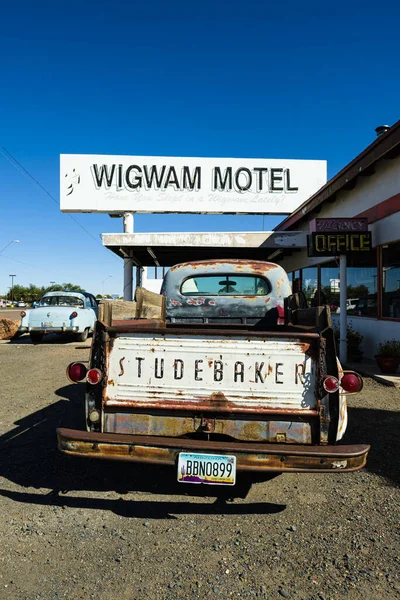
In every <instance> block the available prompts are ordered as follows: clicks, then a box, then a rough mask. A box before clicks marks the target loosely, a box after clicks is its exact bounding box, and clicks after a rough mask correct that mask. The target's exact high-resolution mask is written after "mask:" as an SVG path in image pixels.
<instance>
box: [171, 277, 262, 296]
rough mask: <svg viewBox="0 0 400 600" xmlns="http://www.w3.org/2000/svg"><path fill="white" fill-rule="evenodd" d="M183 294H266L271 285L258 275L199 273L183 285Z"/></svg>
mask: <svg viewBox="0 0 400 600" xmlns="http://www.w3.org/2000/svg"><path fill="white" fill-rule="evenodd" d="M180 291H181V294H182V295H183V296H266V295H267V294H269V293H270V291H271V285H270V283H269V281H268V280H267V279H265V278H264V277H258V276H256V275H199V276H197V277H188V278H187V279H185V281H183V283H182V285H181V290H180Z"/></svg>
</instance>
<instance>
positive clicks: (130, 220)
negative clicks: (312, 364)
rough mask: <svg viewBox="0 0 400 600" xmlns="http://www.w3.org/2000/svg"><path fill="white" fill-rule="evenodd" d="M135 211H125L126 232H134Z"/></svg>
mask: <svg viewBox="0 0 400 600" xmlns="http://www.w3.org/2000/svg"><path fill="white" fill-rule="evenodd" d="M133 226H134V217H133V213H124V233H133Z"/></svg>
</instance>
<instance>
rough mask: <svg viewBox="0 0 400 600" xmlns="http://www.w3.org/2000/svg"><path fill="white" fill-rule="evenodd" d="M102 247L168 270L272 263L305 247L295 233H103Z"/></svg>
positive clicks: (301, 236) (300, 234)
mask: <svg viewBox="0 0 400 600" xmlns="http://www.w3.org/2000/svg"><path fill="white" fill-rule="evenodd" d="M102 240H103V246H105V247H106V248H107V249H108V250H111V252H114V253H115V254H117V255H118V256H120V257H121V258H132V259H133V261H134V263H135V264H136V265H138V266H142V267H151V266H161V267H163V266H164V267H170V266H172V265H175V264H177V263H180V262H190V261H193V260H210V259H213V258H214V259H215V258H217V259H224V258H234V259H247V260H252V259H254V260H274V258H275V257H276V258H277V257H278V256H279V255H281V254H282V253H283V252H284V251H285V250H287V251H288V250H289V251H290V250H293V249H296V248H298V249H301V248H305V247H306V245H307V239H306V234H305V233H303V232H298V231H284V232H280V231H260V232H231V233H227V232H212V233H104V234H103V235H102Z"/></svg>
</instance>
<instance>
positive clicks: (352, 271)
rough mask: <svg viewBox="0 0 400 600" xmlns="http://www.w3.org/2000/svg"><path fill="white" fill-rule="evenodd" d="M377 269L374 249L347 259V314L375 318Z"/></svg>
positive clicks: (377, 283)
mask: <svg viewBox="0 0 400 600" xmlns="http://www.w3.org/2000/svg"><path fill="white" fill-rule="evenodd" d="M378 285H379V282H378V269H377V260H376V249H374V250H371V252H368V253H365V254H364V253H363V254H362V255H359V254H354V255H353V256H349V257H348V258H347V301H346V302H347V314H349V315H354V316H357V317H374V318H376V317H377V314H378Z"/></svg>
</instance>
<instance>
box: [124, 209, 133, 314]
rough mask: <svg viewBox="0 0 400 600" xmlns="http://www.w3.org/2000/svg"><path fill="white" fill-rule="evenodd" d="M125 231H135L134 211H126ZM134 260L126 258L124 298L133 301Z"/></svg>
mask: <svg viewBox="0 0 400 600" xmlns="http://www.w3.org/2000/svg"><path fill="white" fill-rule="evenodd" d="M123 219H124V233H133V226H134V216H133V213H124V216H123ZM132 280H133V260H132V258H124V300H126V301H128V302H131V301H132V300H133V282H132Z"/></svg>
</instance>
